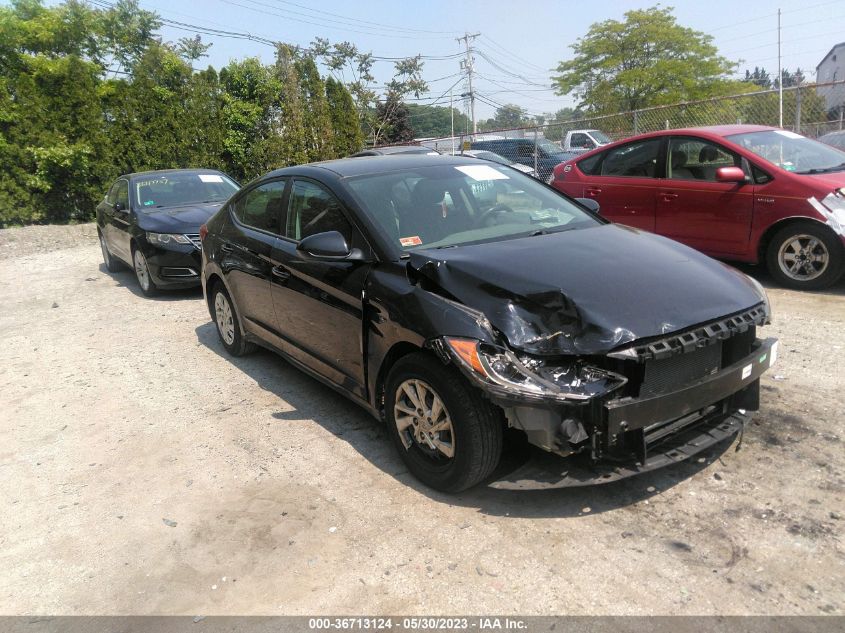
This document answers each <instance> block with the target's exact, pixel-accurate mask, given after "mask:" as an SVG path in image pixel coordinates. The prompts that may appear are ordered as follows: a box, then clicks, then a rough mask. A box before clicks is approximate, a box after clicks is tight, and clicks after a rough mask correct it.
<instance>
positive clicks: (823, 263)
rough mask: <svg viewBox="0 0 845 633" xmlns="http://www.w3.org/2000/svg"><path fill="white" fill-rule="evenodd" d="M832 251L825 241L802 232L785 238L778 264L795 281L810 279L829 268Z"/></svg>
mask: <svg viewBox="0 0 845 633" xmlns="http://www.w3.org/2000/svg"><path fill="white" fill-rule="evenodd" d="M829 262H830V253H829V252H828V250H827V246H825V244H824V242H822V241H821V240H820V239H818V238H817V237H813V236H812V235H807V234H800V235H795V236H794V237H792V238H791V239H788V240H785V241H784V242H783V244H781V246H780V249H779V250H778V266H780V269H781V271H782V272H783V274H784V275H786V276H787V277H789V278H790V279H794V280H795V281H810V280H812V279H816V278H817V277H819V276H821V275H822V274H823V273H824V272H825V270H827V267H828V264H829Z"/></svg>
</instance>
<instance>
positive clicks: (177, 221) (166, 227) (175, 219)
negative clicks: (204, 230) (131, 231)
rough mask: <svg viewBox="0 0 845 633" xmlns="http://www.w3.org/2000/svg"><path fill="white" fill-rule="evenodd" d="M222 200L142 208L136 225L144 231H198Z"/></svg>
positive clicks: (221, 204) (220, 204)
mask: <svg viewBox="0 0 845 633" xmlns="http://www.w3.org/2000/svg"><path fill="white" fill-rule="evenodd" d="M221 206H223V203H222V202H213V203H209V204H190V205H184V206H180V207H166V208H163V209H150V210H146V209H145V210H143V211H140V212H139V213H138V225H139V226H140V227H141V228H142V229H144V230H145V231H155V232H157V233H199V230H200V226H202V225H203V224H205V223H206V222H208V219H209V218H210V217H211V216H212V215H214V214H215V213H216V212H217V210H218V209H219V208H220V207H221Z"/></svg>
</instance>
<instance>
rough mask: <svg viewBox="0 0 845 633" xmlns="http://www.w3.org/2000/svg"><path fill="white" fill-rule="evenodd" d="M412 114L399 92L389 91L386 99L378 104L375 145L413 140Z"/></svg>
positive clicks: (374, 131) (374, 136)
mask: <svg viewBox="0 0 845 633" xmlns="http://www.w3.org/2000/svg"><path fill="white" fill-rule="evenodd" d="M410 114H411V113H410V112H409V111H408V106H407V105H405V104H404V103H403V102H402V100H401V98H400V96H399V95H398V94H396V93H394V92H390V93H388V94H387V97H386V98H385V99H384V101H379V102H378V103H377V104H376V117H375V120H376V127H375V128H374V129H373V145H381V144H386V143H404V142H407V141H412V140H413V139H414V136H415V134H414V128H413V126H412V125H411V117H410Z"/></svg>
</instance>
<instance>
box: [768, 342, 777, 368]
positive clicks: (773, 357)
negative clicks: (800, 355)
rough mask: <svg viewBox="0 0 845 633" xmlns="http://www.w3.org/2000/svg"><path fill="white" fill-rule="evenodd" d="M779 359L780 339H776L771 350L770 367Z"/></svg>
mask: <svg viewBox="0 0 845 633" xmlns="http://www.w3.org/2000/svg"><path fill="white" fill-rule="evenodd" d="M777 359H778V341H775V342H774V344H773V345H772V348H771V349H770V350H769V367H771V366H772V365H774V364H775V361H776V360H777Z"/></svg>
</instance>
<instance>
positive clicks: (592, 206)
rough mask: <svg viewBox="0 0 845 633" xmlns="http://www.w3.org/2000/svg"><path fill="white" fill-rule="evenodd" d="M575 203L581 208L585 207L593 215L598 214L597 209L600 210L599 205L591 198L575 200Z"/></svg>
mask: <svg viewBox="0 0 845 633" xmlns="http://www.w3.org/2000/svg"><path fill="white" fill-rule="evenodd" d="M575 202H577V203H578V204H580V205H581V206H582V207H587V208H588V209H589V210H590V211H592V212H593V213H598V212H599V209H601V206H599V203H598V202H596V201H595V200H593V199H592V198H575Z"/></svg>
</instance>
